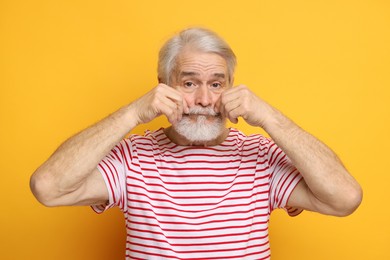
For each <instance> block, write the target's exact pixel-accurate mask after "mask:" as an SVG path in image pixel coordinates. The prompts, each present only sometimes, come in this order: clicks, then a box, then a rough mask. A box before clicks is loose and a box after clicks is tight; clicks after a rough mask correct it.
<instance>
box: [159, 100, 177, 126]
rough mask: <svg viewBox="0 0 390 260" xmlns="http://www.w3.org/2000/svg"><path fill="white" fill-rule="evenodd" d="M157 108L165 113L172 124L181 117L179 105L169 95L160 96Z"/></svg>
mask: <svg viewBox="0 0 390 260" xmlns="http://www.w3.org/2000/svg"><path fill="white" fill-rule="evenodd" d="M157 109H158V111H160V112H161V113H162V114H164V115H165V116H166V117H167V119H168V121H169V122H170V123H172V124H174V123H176V122H177V121H178V120H180V118H181V113H179V111H180V108H179V105H178V104H177V103H176V102H174V101H173V100H172V99H170V98H169V97H166V96H163V97H160V99H159V102H158V108H157Z"/></svg>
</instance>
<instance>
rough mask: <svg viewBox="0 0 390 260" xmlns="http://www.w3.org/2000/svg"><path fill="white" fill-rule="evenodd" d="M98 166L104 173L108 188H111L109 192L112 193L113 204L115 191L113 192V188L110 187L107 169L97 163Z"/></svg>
mask: <svg viewBox="0 0 390 260" xmlns="http://www.w3.org/2000/svg"><path fill="white" fill-rule="evenodd" d="M98 166H99V168H100V169H102V170H103V172H104V174H105V175H106V179H107V181H108V184H109V186H110V190H111V194H112V200H113V202H114V204H115V203H116V201H115V193H114V189H113V188H112V184H111V181H110V178H109V176H108V174H107V171H106V169H105V168H104V167H103V165H102V164H99V165H98Z"/></svg>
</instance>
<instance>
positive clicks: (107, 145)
mask: <svg viewBox="0 0 390 260" xmlns="http://www.w3.org/2000/svg"><path fill="white" fill-rule="evenodd" d="M136 122H137V120H136V119H135V118H134V117H133V112H132V106H131V105H129V106H126V107H123V108H121V109H119V110H118V111H116V112H115V113H113V114H111V115H110V116H108V117H106V118H104V119H103V120H101V121H100V122H98V123H96V124H95V125H92V126H91V127H89V128H87V129H85V130H83V131H81V132H80V133H78V134H76V135H75V136H73V137H71V138H69V139H68V140H67V141H65V142H64V143H63V144H62V145H61V146H60V147H59V148H58V149H57V150H56V151H55V152H54V153H53V155H52V156H51V157H50V158H49V159H48V160H47V161H46V162H45V163H44V164H42V166H40V167H39V168H38V169H37V170H36V171H35V173H34V174H33V176H32V181H34V182H38V181H37V180H39V184H40V185H41V187H39V189H37V191H36V192H37V193H39V192H42V191H44V192H42V193H45V196H46V197H56V196H62V195H63V194H67V193H70V192H72V191H74V190H76V189H78V188H79V187H80V186H81V185H82V184H83V182H84V180H85V179H86V178H88V176H89V174H91V172H92V171H93V170H94V169H95V168H96V166H97V165H98V163H99V162H100V161H101V160H102V159H103V158H104V156H106V155H107V154H108V153H109V152H110V150H111V149H112V148H113V147H114V146H115V145H116V144H117V143H118V142H119V141H120V140H121V139H122V138H123V137H124V136H125V135H126V134H127V133H128V132H129V131H131V129H133V128H134V127H135V126H136ZM38 196H39V195H38Z"/></svg>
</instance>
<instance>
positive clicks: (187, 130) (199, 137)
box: [173, 106, 225, 142]
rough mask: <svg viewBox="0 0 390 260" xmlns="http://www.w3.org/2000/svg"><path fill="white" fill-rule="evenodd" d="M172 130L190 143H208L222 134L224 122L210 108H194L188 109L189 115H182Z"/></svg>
mask: <svg viewBox="0 0 390 260" xmlns="http://www.w3.org/2000/svg"><path fill="white" fill-rule="evenodd" d="M194 115H195V117H194ZM210 120H212V121H210ZM173 128H174V129H175V131H176V132H177V133H179V134H180V135H182V136H183V137H185V138H186V139H187V140H188V141H190V142H208V141H212V140H215V139H217V138H218V137H219V136H220V135H221V134H222V133H223V131H224V130H225V120H224V119H223V118H222V117H221V115H220V114H217V113H216V112H215V111H214V110H213V109H212V108H211V107H199V106H196V107H192V108H190V112H189V115H183V118H182V119H181V120H180V121H179V122H178V123H177V124H175V125H173Z"/></svg>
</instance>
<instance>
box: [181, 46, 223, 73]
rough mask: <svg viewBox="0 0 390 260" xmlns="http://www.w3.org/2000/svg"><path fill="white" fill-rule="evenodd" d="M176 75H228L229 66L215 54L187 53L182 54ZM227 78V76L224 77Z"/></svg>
mask: <svg viewBox="0 0 390 260" xmlns="http://www.w3.org/2000/svg"><path fill="white" fill-rule="evenodd" d="M176 68H177V70H176V73H175V74H176V75H177V76H182V74H187V75H188V74H191V73H192V74H194V75H195V74H198V75H204V74H207V75H209V74H211V75H219V76H221V75H226V74H227V64H226V61H225V59H224V58H223V57H221V56H220V55H218V54H214V53H204V52H194V51H185V52H183V53H181V54H180V56H179V57H178V60H177V67H176ZM224 77H225V76H224Z"/></svg>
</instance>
